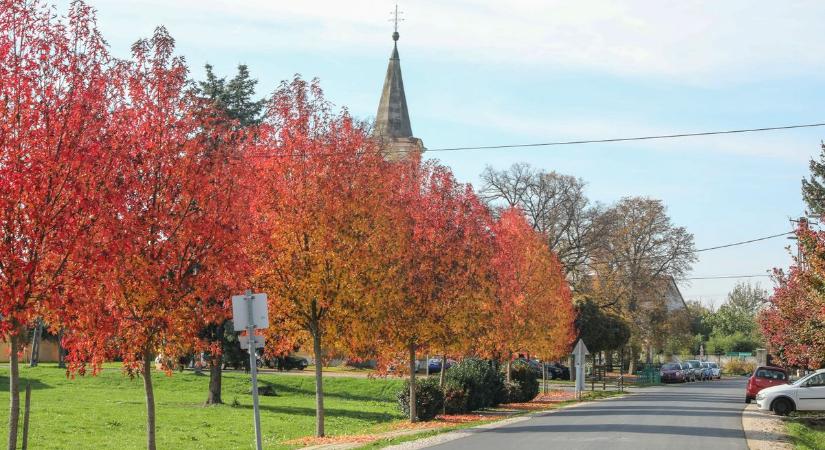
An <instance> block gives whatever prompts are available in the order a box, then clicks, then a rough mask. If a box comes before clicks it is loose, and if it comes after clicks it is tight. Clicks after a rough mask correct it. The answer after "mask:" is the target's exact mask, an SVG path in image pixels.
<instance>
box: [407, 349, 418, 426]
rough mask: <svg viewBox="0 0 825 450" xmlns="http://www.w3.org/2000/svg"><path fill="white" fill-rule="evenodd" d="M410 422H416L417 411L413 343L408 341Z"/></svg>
mask: <svg viewBox="0 0 825 450" xmlns="http://www.w3.org/2000/svg"><path fill="white" fill-rule="evenodd" d="M409 350H410V422H413V423H414V422H418V412H417V411H416V410H415V409H416V408H415V343H414V342H412V341H410V345H409Z"/></svg>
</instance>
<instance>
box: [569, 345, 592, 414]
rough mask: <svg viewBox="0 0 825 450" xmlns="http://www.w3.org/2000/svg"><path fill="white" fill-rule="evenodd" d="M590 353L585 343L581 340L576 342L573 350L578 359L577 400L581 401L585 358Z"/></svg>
mask: <svg viewBox="0 0 825 450" xmlns="http://www.w3.org/2000/svg"><path fill="white" fill-rule="evenodd" d="M589 354H590V352H589V351H587V346H586V345H584V341H582V340H581V339H579V342H576V347H575V348H573V356H574V357H575V359H576V398H577V399H581V396H582V390H583V389H584V357H585V356H587V355H589Z"/></svg>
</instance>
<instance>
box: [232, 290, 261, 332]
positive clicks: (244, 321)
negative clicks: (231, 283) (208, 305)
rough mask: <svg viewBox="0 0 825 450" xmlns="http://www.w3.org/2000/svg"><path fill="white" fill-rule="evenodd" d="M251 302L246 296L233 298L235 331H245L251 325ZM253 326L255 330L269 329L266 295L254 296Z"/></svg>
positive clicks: (234, 296)
mask: <svg viewBox="0 0 825 450" xmlns="http://www.w3.org/2000/svg"><path fill="white" fill-rule="evenodd" d="M248 302H249V300H247V296H246V295H233V296H232V323H233V324H234V328H235V331H243V330H246V328H247V327H248V326H249V325H250V324H249V322H250V321H249V312H248V311H249V310H248V308H249V306H248ZM252 325H254V326H255V328H258V329H261V328H269V313H268V311H267V304H266V294H252Z"/></svg>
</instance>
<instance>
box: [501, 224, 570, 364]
mask: <svg viewBox="0 0 825 450" xmlns="http://www.w3.org/2000/svg"><path fill="white" fill-rule="evenodd" d="M494 230H495V239H496V241H495V242H496V245H495V250H496V253H495V257H494V258H493V261H492V266H493V269H494V271H495V274H496V275H495V280H496V290H495V295H494V296H493V297H492V298H491V300H490V304H489V305H488V308H489V310H490V312H491V320H492V324H491V327H490V331H489V333H488V335H487V340H488V345H489V348H491V349H492V351H493V353H494V354H497V355H502V356H506V355H509V354H511V353H513V352H518V351H525V352H529V353H532V354H536V355H540V356H542V357H544V358H547V359H555V358H559V357H561V356H562V355H564V354H565V353H566V352H567V350H568V349H569V344H570V342H571V341H572V340H573V337H574V330H573V319H574V311H573V304H572V299H571V294H570V287H569V285H568V283H567V280H566V279H565V277H564V271H563V270H562V267H561V264H560V263H559V261H558V258H556V256H555V255H554V254H553V252H552V251H550V249H549V248H548V247H547V244H546V242H544V240H543V239H542V237H541V235H540V234H538V233H537V232H536V231H535V230H533V228H532V227H531V226H530V224H529V223H528V222H527V219H526V218H525V217H524V214H523V213H522V212H521V211H519V210H518V209H508V210H505V211H504V212H503V213H502V214H501V217H500V218H499V220H498V221H497V222H496V224H495V228H494Z"/></svg>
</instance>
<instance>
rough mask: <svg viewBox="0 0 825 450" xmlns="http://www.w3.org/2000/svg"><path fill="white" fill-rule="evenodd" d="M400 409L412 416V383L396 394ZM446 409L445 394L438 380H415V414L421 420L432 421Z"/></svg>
mask: <svg viewBox="0 0 825 450" xmlns="http://www.w3.org/2000/svg"><path fill="white" fill-rule="evenodd" d="M396 397H397V398H398V407H399V409H401V412H403V413H404V415H406V416H408V417H409V415H410V381H409V380H407V381H406V382H405V383H404V388H403V389H402V390H401V391H399V392H398V394H396ZM443 408H444V393H443V392H441V386H439V384H438V379H437V378H435V377H433V378H418V379H416V380H415V414H416V416H418V419H420V420H430V419H432V418H433V417H435V416H436V415H437V414H438V413H440V412H441V410H442V409H443Z"/></svg>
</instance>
